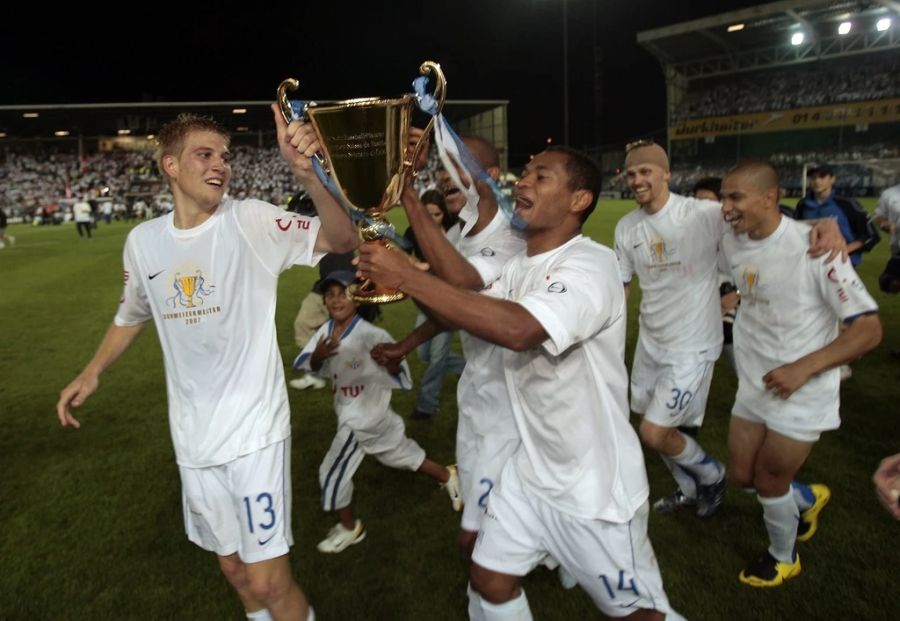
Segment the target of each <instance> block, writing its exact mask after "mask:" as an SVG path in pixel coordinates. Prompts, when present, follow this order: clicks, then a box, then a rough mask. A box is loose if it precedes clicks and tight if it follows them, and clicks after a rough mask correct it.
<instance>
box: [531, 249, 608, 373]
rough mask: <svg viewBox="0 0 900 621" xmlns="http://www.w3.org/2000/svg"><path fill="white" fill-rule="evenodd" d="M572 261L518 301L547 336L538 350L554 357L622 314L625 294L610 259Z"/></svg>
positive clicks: (598, 257)
mask: <svg viewBox="0 0 900 621" xmlns="http://www.w3.org/2000/svg"><path fill="white" fill-rule="evenodd" d="M589 258H590V259H591V260H590V261H586V260H584V259H585V257H575V258H573V259H572V260H567V261H566V262H565V263H564V264H561V265H559V266H558V267H555V268H554V269H553V271H552V272H551V273H550V274H549V275H548V278H547V280H546V281H545V282H542V283H541V286H540V288H536V289H534V290H532V291H529V292H528V293H527V294H526V295H525V296H524V297H522V298H521V299H520V300H518V303H519V304H521V305H522V306H523V307H524V308H525V310H527V311H528V312H529V313H531V315H532V316H534V318H535V319H537V321H538V322H539V323H540V324H541V326H542V327H543V328H544V330H545V331H546V332H547V335H548V337H549V338H548V339H547V340H546V341H544V343H543V344H542V346H543V347H544V348H545V349H546V350H547V351H548V352H549V353H550V354H552V355H554V356H558V355H560V354H562V353H563V352H564V351H566V350H567V349H569V347H571V346H573V345H576V344H577V343H580V342H581V341H584V340H586V339H589V338H591V337H592V336H594V335H595V334H597V333H598V332H600V331H601V330H603V329H604V328H605V327H606V326H607V325H609V324H610V323H611V322H612V321H613V320H615V319H617V318H619V317H621V316H622V315H623V314H624V312H625V292H624V290H623V288H622V285H621V283H620V282H619V281H618V279H617V278H616V266H615V261H614V259H613V258H612V256H611V255H606V256H603V255H597V254H592V255H590V256H589Z"/></svg>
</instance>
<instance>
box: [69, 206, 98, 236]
mask: <svg viewBox="0 0 900 621" xmlns="http://www.w3.org/2000/svg"><path fill="white" fill-rule="evenodd" d="M72 216H73V217H74V219H75V228H76V229H77V230H78V237H81V238H85V237H87V239H92V238H93V236H92V235H91V225H92V224H93V223H92V218H91V204H90V203H88V201H87V197H85V196H82V197H81V198H80V199H79V200H78V202H77V203H75V204H74V205H72Z"/></svg>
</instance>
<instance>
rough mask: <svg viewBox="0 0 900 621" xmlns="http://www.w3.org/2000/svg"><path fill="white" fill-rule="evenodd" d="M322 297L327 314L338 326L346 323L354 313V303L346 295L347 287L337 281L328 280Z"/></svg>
mask: <svg viewBox="0 0 900 621" xmlns="http://www.w3.org/2000/svg"><path fill="white" fill-rule="evenodd" d="M322 299H323V300H324V302H325V308H327V309H328V314H329V315H331V318H332V319H334V322H335V323H336V324H337V325H339V326H340V325H344V324H346V323H347V322H348V321H349V320H350V319H351V318H352V317H353V315H355V314H356V303H355V302H354V301H353V300H351V299H350V297H349V296H348V295H347V288H346V287H344V285H342V284H341V283H339V282H329V283H328V285H327V286H326V287H325V292H324V293H323V294H322Z"/></svg>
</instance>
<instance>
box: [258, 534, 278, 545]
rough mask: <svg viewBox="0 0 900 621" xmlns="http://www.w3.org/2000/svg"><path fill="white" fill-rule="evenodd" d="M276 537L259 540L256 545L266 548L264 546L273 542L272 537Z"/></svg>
mask: <svg viewBox="0 0 900 621" xmlns="http://www.w3.org/2000/svg"><path fill="white" fill-rule="evenodd" d="M274 536H275V535H272V536H271V537H269V538H268V539H257V540H256V543H258V544H259V545H261V546H264V545H266V544H267V543H269V542H270V541H272V537H274Z"/></svg>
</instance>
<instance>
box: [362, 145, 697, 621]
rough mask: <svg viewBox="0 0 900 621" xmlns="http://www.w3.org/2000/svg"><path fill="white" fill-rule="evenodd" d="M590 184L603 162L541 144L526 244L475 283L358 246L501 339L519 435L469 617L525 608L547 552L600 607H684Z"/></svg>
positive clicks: (493, 500)
mask: <svg viewBox="0 0 900 621" xmlns="http://www.w3.org/2000/svg"><path fill="white" fill-rule="evenodd" d="M599 189H600V174H599V170H598V169H597V167H596V165H595V164H594V163H593V162H591V161H590V160H589V159H587V158H586V157H584V156H583V155H582V154H580V153H578V152H576V151H572V150H569V149H566V148H564V147H555V148H550V149H548V150H546V151H544V152H543V153H540V154H539V155H537V156H536V157H535V158H534V159H533V160H532V161H531V162H530V163H529V164H528V166H527V167H526V169H525V171H524V173H523V177H522V178H521V180H520V181H519V183H518V186H517V199H516V215H517V216H518V218H520V219H521V221H522V222H523V223H524V224H525V231H524V234H525V238H526V243H527V248H526V252H524V253H521V254H518V255H516V256H515V257H513V258H512V259H511V260H510V261H509V262H508V263H507V264H506V265H505V266H504V268H503V272H502V275H501V276H500V278H499V279H498V280H497V281H495V282H494V283H493V284H492V285H491V286H490V288H489V289H487V290H485V291H484V292H483V293H477V292H474V291H469V290H465V289H463V288H459V287H454V286H453V285H451V284H449V283H447V282H444V281H442V280H440V279H438V278H435V277H434V276H432V275H430V274H428V273H425V272H422V271H420V270H417V269H416V268H415V267H414V266H412V265H411V264H410V262H409V261H408V260H407V259H406V257H404V256H403V255H402V254H400V253H397V252H395V251H391V250H388V249H385V248H381V247H375V246H374V245H371V247H369V245H364V246H363V247H362V248H361V249H360V257H359V268H360V271H361V273H362V274H363V275H365V276H370V277H372V278H374V279H375V280H376V281H377V282H381V283H384V284H386V285H387V286H391V287H397V288H399V289H400V290H402V291H404V292H406V293H407V294H409V295H410V296H412V297H413V298H415V299H416V300H418V301H419V302H420V303H421V304H423V305H424V306H425V307H427V308H428V309H429V310H430V311H431V312H433V313H435V314H437V315H438V316H439V318H440V319H441V320H442V321H445V322H447V323H449V324H450V325H455V326H458V327H460V328H462V329H464V330H466V331H467V332H469V333H470V334H473V335H475V336H477V337H478V338H481V339H483V340H485V341H486V342H490V343H494V344H496V345H499V346H500V347H503V348H504V349H503V350H502V352H501V362H502V364H501V365H499V366H500V367H501V368H502V369H503V377H504V379H505V381H506V390H507V393H508V398H509V400H510V405H511V407H512V411H513V414H514V417H515V423H516V427H517V429H518V431H519V434H520V436H521V438H522V441H521V444H520V445H519V448H518V449H516V452H515V454H514V455H513V457H512V458H511V459H510V460H509V461H507V463H506V465H505V466H504V468H503V471H502V473H501V475H500V479H499V481H497V482H496V483H495V485H494V489H493V491H492V492H491V494H490V496H489V498H488V505H487V511H486V515H485V519H484V520H483V522H482V525H481V532H480V533H479V536H478V540H477V542H476V545H475V550H474V552H473V555H472V561H473V563H472V566H471V571H470V579H471V584H472V587H473V589H474V591H473V592H470V602H469V615H470V618H472V619H484V620H486V621H494V620H500V619H531V618H532V617H531V612H530V609H529V606H528V602H527V599H526V597H525V593H524V591H523V590H522V589H521V587H520V581H521V579H522V577H523V576H525V575H526V574H528V573H529V572H530V571H531V570H532V569H533V568H534V567H535V566H537V565H538V564H539V563H541V562H542V560H543V559H544V557H545V556H546V555H547V554H548V553H549V554H550V555H551V556H552V557H553V558H555V559H556V560H557V561H559V563H560V564H561V565H562V566H563V567H565V568H566V569H567V570H568V571H569V573H570V574H572V575H573V576H575V578H576V579H577V581H578V583H579V584H580V585H581V586H582V587H583V588H584V589H585V590H586V591H587V592H588V593H589V594H590V596H591V598H592V599H593V601H594V602H595V604H596V605H597V606H598V608H600V609H601V610H602V611H603V612H604V613H605V614H607V615H611V616H615V617H622V616H626V615H627V616H630V618H644V619H662V618H663V617H664V615H668V616H669V618H673V619H678V618H680V617H679V616H678V615H677V613H674V612H672V611H671V610H670V608H669V604H668V601H667V599H666V595H665V593H664V591H663V588H662V579H661V577H660V573H659V568H658V566H657V563H656V559H655V556H654V555H653V550H652V546H651V545H650V541H649V539H648V538H647V517H648V512H649V508H648V505H647V496H648V486H647V477H646V473H645V470H644V462H643V456H642V453H641V447H640V442H639V440H638V438H637V436H636V434H635V433H634V431H633V429H632V428H631V425H630V424H629V422H628V402H627V382H628V379H627V373H626V370H625V364H624V348H625V323H626V322H625V296H624V291H623V289H622V285H621V282H620V281H619V278H618V271H617V268H616V258H615V255H614V254H613V252H612V251H611V250H609V249H608V248H604V247H603V246H600V245H599V244H597V243H595V242H593V241H591V240H589V239H587V238H586V237H583V236H582V235H581V226H582V223H583V222H584V220H585V219H586V218H587V217H588V216H589V215H590V213H591V212H592V211H593V209H594V206H595V203H596V199H597V195H598V192H599Z"/></svg>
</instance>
